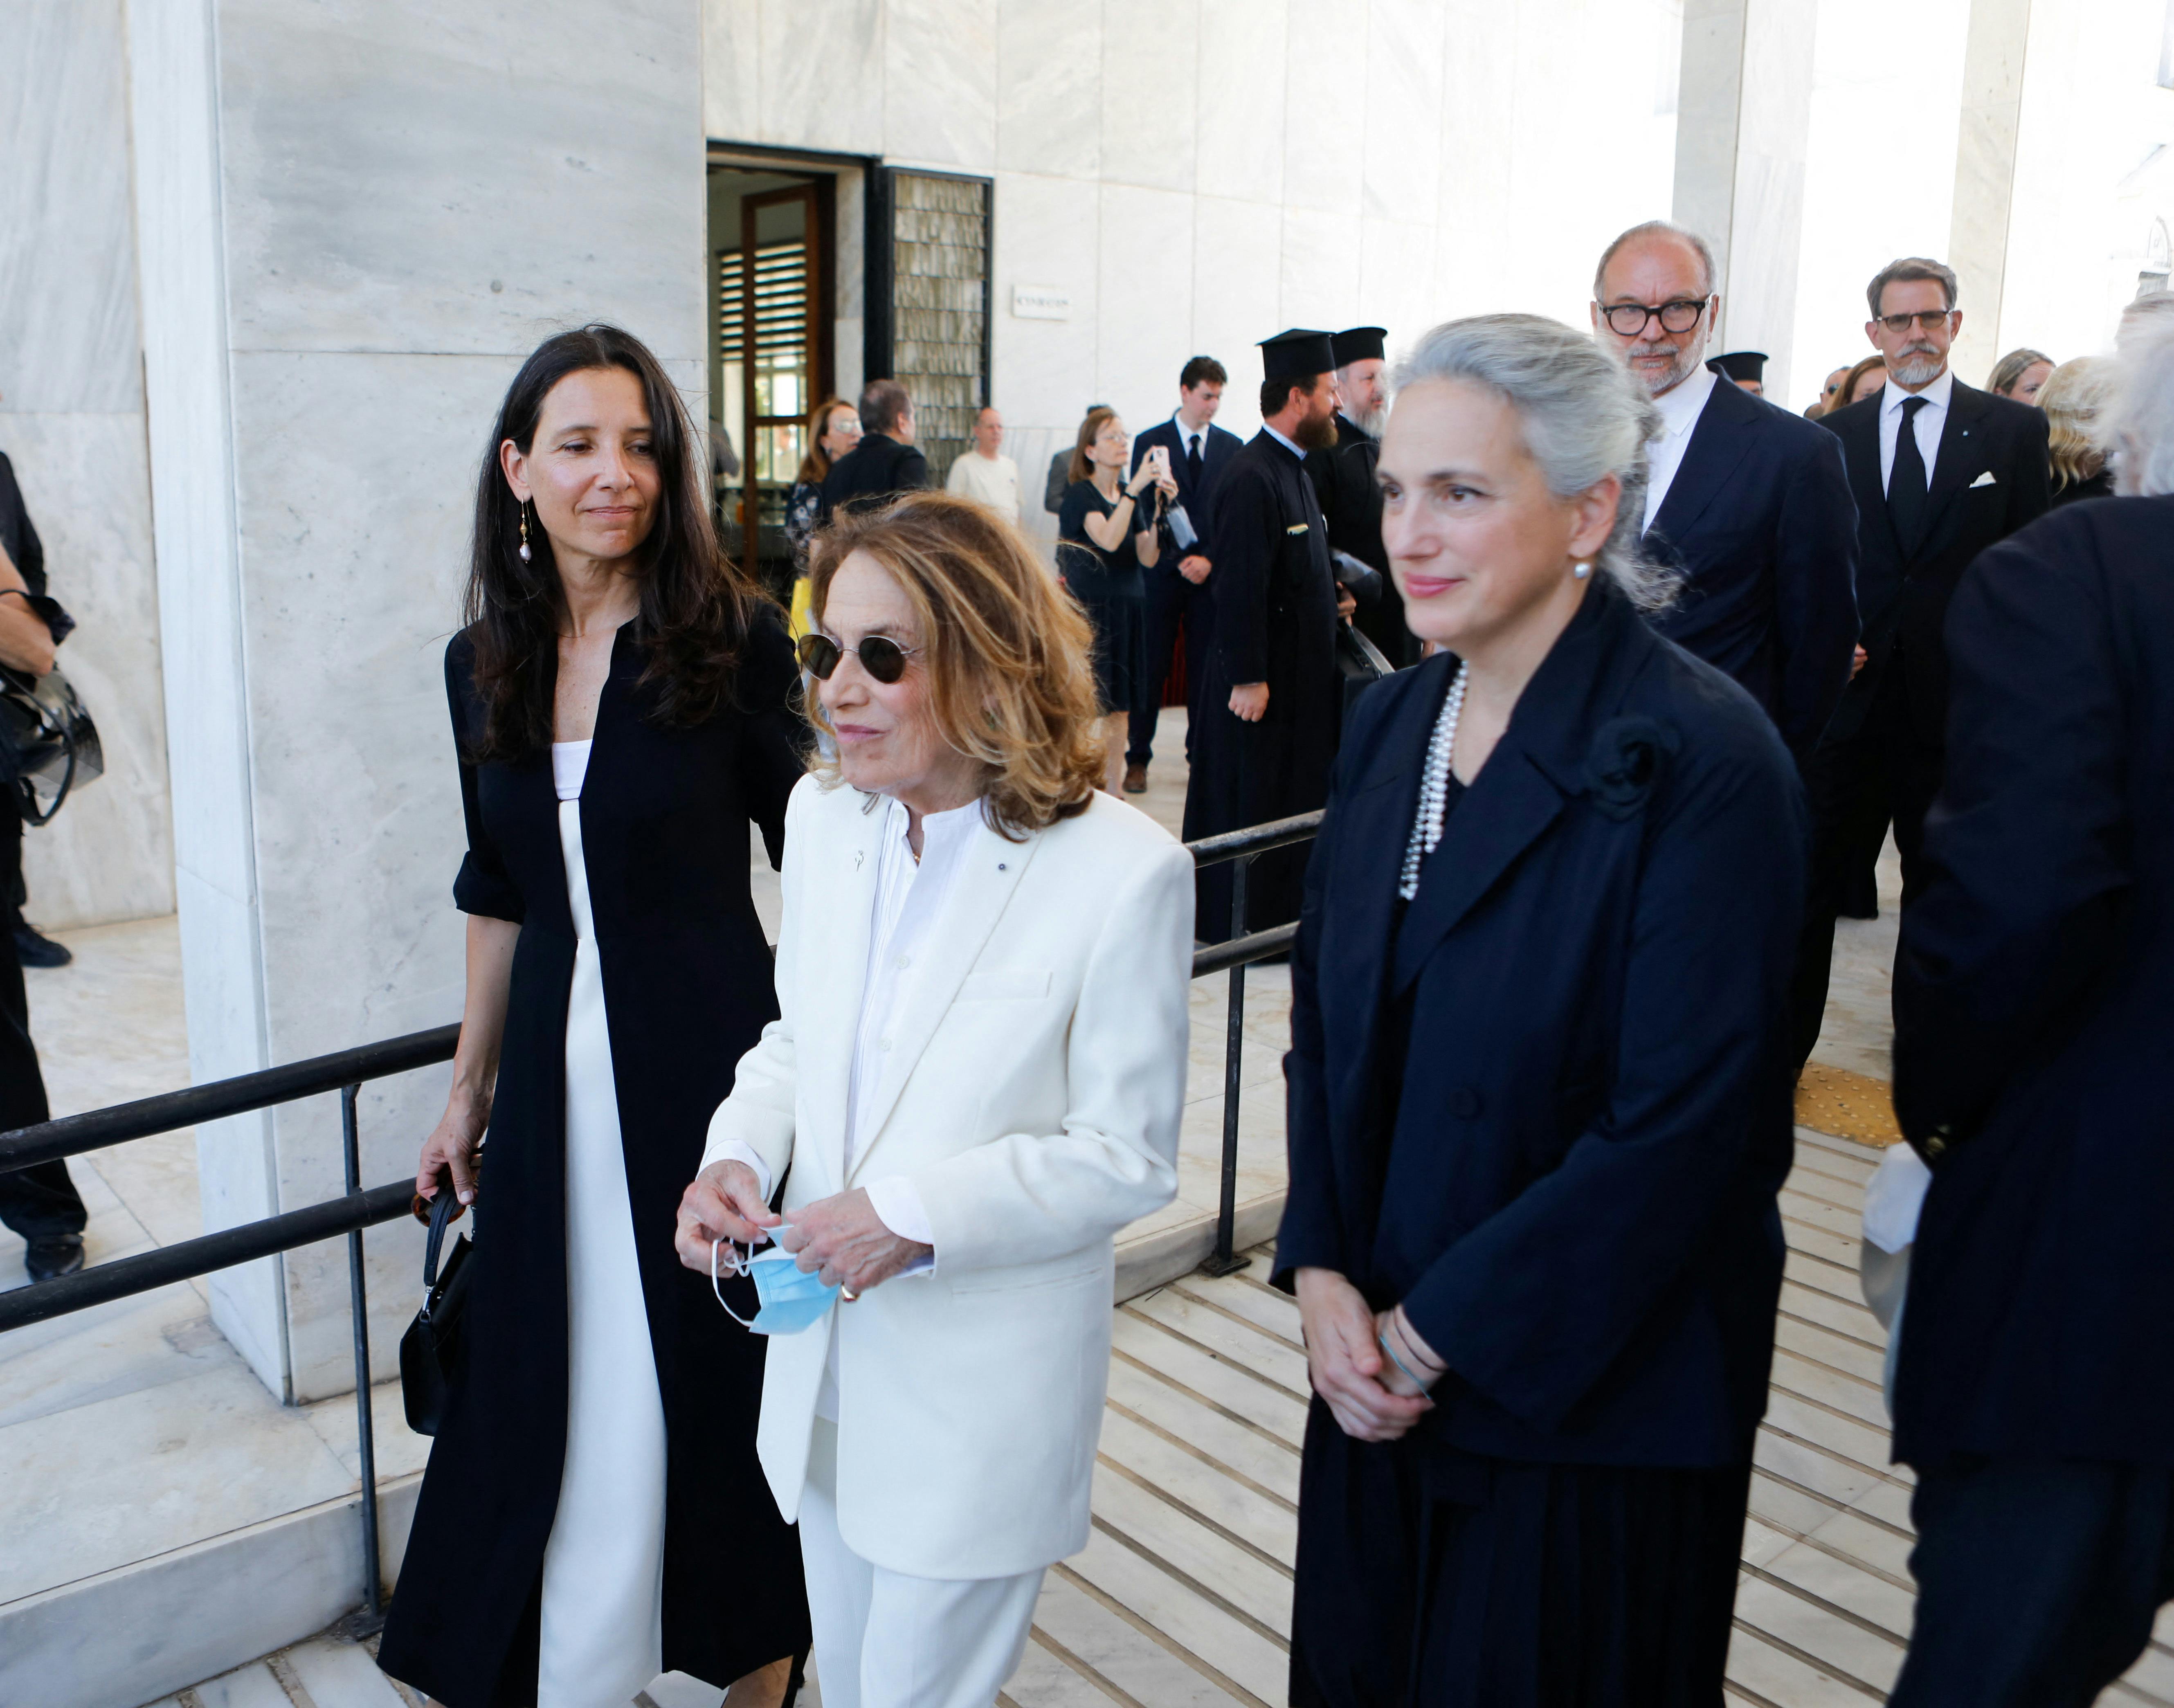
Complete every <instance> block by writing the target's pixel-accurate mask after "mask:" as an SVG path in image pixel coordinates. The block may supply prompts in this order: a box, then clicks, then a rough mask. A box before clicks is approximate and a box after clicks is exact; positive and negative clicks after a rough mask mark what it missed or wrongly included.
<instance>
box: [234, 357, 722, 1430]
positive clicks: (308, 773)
mask: <svg viewBox="0 0 2174 1708" xmlns="http://www.w3.org/2000/svg"><path fill="white" fill-rule="evenodd" d="M517 365H518V364H517V360H516V359H514V358H511V357H463V358H454V357H446V356H373V355H334V354H284V353H270V352H267V353H243V354H240V355H238V356H237V357H236V358H235V364H234V376H235V377H234V384H235V394H234V395H235V447H236V457H237V462H238V466H239V468H240V471H241V477H240V484H239V496H240V507H241V516H240V519H241V531H242V539H243V554H242V574H243V579H244V586H245V589H246V611H247V639H248V648H249V660H250V702H251V723H252V726H253V727H254V730H255V732H256V739H255V744H254V746H255V751H254V758H255V777H256V782H257V826H256V835H257V875H258V887H259V894H260V897H261V901H260V915H261V920H262V924H261V927H260V929H261V932H262V942H263V954H264V965H265V980H266V988H267V995H268V1002H267V1006H266V1012H265V1014H264V1017H263V1020H262V1025H263V1027H264V1029H265V1032H266V1035H267V1040H268V1053H269V1055H270V1057H271V1059H273V1061H279V1062H284V1061H293V1060H295V1059H298V1058H300V1057H307V1056H311V1055H315V1054H317V1053H318V1052H320V1051H327V1050H333V1049H338V1048H342V1047H343V1046H348V1045H351V1044H355V1043H359V1042H362V1041H364V1040H368V1039H373V1038H383V1037H393V1036H397V1035H400V1034H403V1033H406V1032H411V1031H415V1030H420V1029H422V1028H424V1027H425V1026H431V1025H440V1024H444V1023H445V1022H446V1021H448V1020H452V1019H457V1018H458V1017H459V1014H460V1010H461V997H462V977H463V973H462V961H463V954H462V943H463V934H464V933H463V925H462V919H461V916H459V914H458V913H457V912H456V911H455V910H454V908H453V905H452V878H453V874H454V873H455V872H456V871H457V869H458V868H459V864H460V859H461V855H462V849H463V846H464V842H463V837H462V826H461V810H460V798H459V792H458V787H457V776H456V771H455V766H454V759H453V752H452V736H451V732H450V731H449V729H448V727H447V724H446V700H445V686H444V682H445V678H444V673H443V662H442V661H443V656H444V649H445V645H446V640H447V639H448V638H449V637H450V635H452V631H453V630H454V629H455V627H456V625H457V620H458V619H457V601H458V595H459V587H460V584H461V579H462V571H463V568H464V565H465V558H466V549H467V528H468V514H469V511H470V507H471V505H472V503H473V500H472V497H471V495H472V493H473V482H474V479H475V471H476V466H477V460H478V457H479V454H480V451H481V447H482V445H483V441H484V439H485V437H486V436H487V435H488V433H489V422H490V419H491V416H492V414H493V413H494V411H495V409H496V408H497V405H498V402H499V399H500V396H501V395H502V394H503V392H504V390H505V387H506V383H507V382H508V381H510V380H511V377H512V374H513V370H514V369H515V368H516V366H517ZM674 367H675V369H676V370H678V371H675V373H674V375H673V377H674V379H675V380H676V381H679V382H681V383H682V384H691V383H693V381H694V379H695V370H694V367H693V365H691V364H690V363H686V362H684V361H683V362H679V363H675V364H674ZM392 399H397V400H398V403H397V414H398V417H399V419H402V420H403V421H404V422H406V423H408V430H407V431H404V432H402V433H399V434H393V435H388V434H387V433H385V432H384V431H383V430H382V427H383V422H384V419H385V417H386V414H387V410H388V400H392ZM327 969H336V975H335V976H330V977H328V976H327ZM445 1088H446V1078H445V1073H444V1072H443V1071H442V1070H440V1071H437V1072H434V1073H418V1074H409V1075H405V1076H403V1077H402V1078H397V1079H392V1080H384V1081H378V1082H375V1083H374V1084H372V1085H371V1086H370V1087H369V1088H368V1089H367V1091H366V1094H365V1099H364V1107H363V1111H362V1116H363V1118H362V1123H361V1131H362V1134H363V1159H364V1165H363V1172H364V1176H365V1178H366V1179H368V1180H370V1181H382V1180H387V1179H397V1177H398V1176H399V1175H400V1173H401V1172H402V1170H404V1169H407V1168H411V1167H413V1165H414V1151H415V1148H416V1146H417V1145H418V1143H419V1142H420V1140H421V1138H422V1135H423V1134H425V1132H428V1131H429V1130H430V1127H431V1125H432V1124H433V1123H434V1122H435V1120H436V1117H437V1116H438V1114H439V1112H440V1111H441V1109H442V1107H443V1105H444V1098H445ZM273 1134H274V1138H275V1141H276V1147H277V1156H278V1173H277V1186H278V1192H279V1199H280V1203H281V1205H282V1207H283V1208H295V1206H297V1205H300V1204H305V1203H314V1202H316V1201H317V1200H318V1199H321V1198H322V1197H327V1196H329V1195H330V1194H332V1193H333V1192H336V1191H338V1186H339V1181H340V1127H339V1115H338V1105H337V1102H336V1101H335V1100H333V1099H329V1098H320V1099H315V1100H311V1101H310V1102H307V1103H303V1104H293V1105H285V1106H284V1107H282V1108H281V1109H279V1110H278V1111H274V1112H273ZM407 1232H408V1235H413V1233H414V1230H407ZM372 1243H373V1246H374V1247H375V1249H374V1250H373V1251H372V1253H371V1267H372V1272H373V1273H372V1282H373V1291H374V1292H375V1293H376V1294H377V1295H380V1296H381V1299H382V1300H385V1301H387V1305H386V1308H387V1310H392V1309H393V1308H394V1305H397V1301H398V1300H399V1299H400V1297H401V1293H402V1290H403V1289H405V1288H406V1287H407V1284H408V1280H409V1279H410V1276H409V1273H408V1272H409V1270H410V1268H411V1267H412V1266H413V1260H414V1257H415V1253H414V1251H413V1250H411V1249H409V1248H410V1247H412V1246H413V1244H414V1241H413V1239H412V1238H403V1236H402V1235H399V1234H393V1235H387V1237H385V1238H382V1239H379V1240H373V1242H372ZM284 1279H285V1294H286V1299H287V1320H288V1323H289V1356H290V1359H291V1360H292V1365H293V1373H292V1381H293V1385H294V1392H295V1396H296V1397H298V1398H300V1399H305V1400H306V1399H311V1398H316V1397H322V1396H323V1395H326V1394H328V1393H336V1392H340V1391H341V1390H342V1389H343V1388H344V1387H346V1386H349V1384H350V1383H351V1381H352V1376H353V1366H352V1364H351V1363H350V1362H349V1352H348V1342H347V1338H346V1337H347V1330H346V1327H345V1322H346V1315H347V1305H346V1287H345V1275H344V1257H343V1252H342V1251H339V1250H337V1249H335V1248H333V1247H331V1246H327V1247H324V1248H322V1250H313V1251H309V1252H300V1253H295V1254H291V1255H290V1256H289V1258H288V1261H287V1263H286V1266H285V1276H284ZM395 1314H396V1315H397V1312H396V1313H395ZM381 1326H382V1327H386V1328H387V1330H388V1331H389V1329H390V1328H391V1327H392V1324H391V1323H390V1322H389V1321H388V1322H387V1324H386V1325H381ZM387 1368H388V1369H389V1365H388V1366H387Z"/></svg>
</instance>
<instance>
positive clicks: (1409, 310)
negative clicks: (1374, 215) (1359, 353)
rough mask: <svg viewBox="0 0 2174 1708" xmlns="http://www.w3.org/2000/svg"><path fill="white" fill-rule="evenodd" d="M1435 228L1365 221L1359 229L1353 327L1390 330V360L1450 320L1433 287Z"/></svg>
mask: <svg viewBox="0 0 2174 1708" xmlns="http://www.w3.org/2000/svg"><path fill="white" fill-rule="evenodd" d="M1434 235H1435V234H1434V227H1433V226H1432V225H1430V224H1412V223H1409V222H1408V221H1405V220H1401V219H1368V220H1366V221H1365V222H1364V223H1363V224H1362V226H1361V228H1360V241H1359V295H1358V300H1357V305H1356V307H1357V312H1356V314H1355V316H1354V317H1353V321H1352V322H1351V323H1352V324H1357V325H1361V326H1366V325H1371V326H1382V327H1387V328H1388V330H1389V338H1388V344H1389V354H1390V356H1391V357H1392V359H1393V358H1394V357H1395V356H1396V355H1397V354H1398V353H1399V352H1401V351H1402V350H1403V349H1406V348H1407V347H1409V345H1410V344H1411V343H1412V342H1413V341H1414V339H1415V338H1418V337H1419V335H1420V333H1421V332H1425V330H1426V329H1427V328H1428V327H1431V326H1434V325H1436V324H1437V323H1439V322H1441V321H1444V320H1447V319H1448V318H1449V316H1448V315H1447V314H1446V313H1445V312H1443V310H1442V306H1441V295H1440V294H1439V293H1438V292H1437V291H1436V289H1435V283H1434Z"/></svg>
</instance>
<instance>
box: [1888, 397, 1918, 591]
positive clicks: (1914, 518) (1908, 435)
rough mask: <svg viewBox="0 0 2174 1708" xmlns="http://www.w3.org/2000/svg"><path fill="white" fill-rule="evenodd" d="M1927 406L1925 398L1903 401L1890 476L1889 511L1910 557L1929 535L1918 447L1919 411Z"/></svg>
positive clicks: (1903, 548) (1896, 531)
mask: <svg viewBox="0 0 2174 1708" xmlns="http://www.w3.org/2000/svg"><path fill="white" fill-rule="evenodd" d="M1925 407H1926V404H1925V399H1923V397H1905V398H1904V399H1903V400H1902V420H1901V425H1900V426H1898V427H1897V428H1896V429H1895V467H1894V469H1893V471H1892V472H1891V473H1890V474H1889V475H1888V477H1887V514H1888V516H1889V518H1890V520H1891V521H1892V522H1894V524H1895V543H1897V544H1898V545H1900V546H1901V548H1902V555H1903V556H1904V557H1906V558H1907V557H1912V556H1915V555H1916V554H1917V548H1918V546H1919V545H1920V544H1922V543H1923V540H1924V535H1925V453H1924V452H1923V451H1920V450H1919V449H1918V448H1917V412H1918V411H1919V410H1920V409H1923V408H1925Z"/></svg>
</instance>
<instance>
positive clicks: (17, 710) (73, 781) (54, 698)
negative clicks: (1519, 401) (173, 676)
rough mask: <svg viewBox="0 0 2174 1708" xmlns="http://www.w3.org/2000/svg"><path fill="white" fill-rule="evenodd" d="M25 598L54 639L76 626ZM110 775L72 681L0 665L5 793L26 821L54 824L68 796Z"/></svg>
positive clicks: (43, 602)
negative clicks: (43, 621) (19, 809)
mask: <svg viewBox="0 0 2174 1708" xmlns="http://www.w3.org/2000/svg"><path fill="white" fill-rule="evenodd" d="M10 591H11V592H19V589H10ZM20 597H24V598H27V599H28V600H29V601H30V608H31V609H32V610H34V611H35V612H36V613H38V614H39V615H40V616H41V617H42V618H44V619H46V627H48V628H49V629H51V630H52V631H53V639H54V640H60V639H61V638H62V636H63V635H67V634H68V632H69V631H70V630H73V628H74V627H75V621H74V619H73V618H71V617H70V616H69V615H68V613H67V612H65V611H63V610H62V609H61V608H60V606H59V605H58V604H57V603H54V602H53V601H52V600H51V599H47V598H41V597H37V596H35V595H33V594H20ZM104 771H105V749H103V748H101V747H100V745H99V741H98V726H97V725H95V724H94V723H93V722H91V721H90V714H89V712H88V711H84V706H83V701H82V700H80V699H78V697H77V695H76V691H75V689H73V688H72V687H70V686H69V685H68V678H67V677H65V676H63V675H62V674H61V673H60V672H59V671H57V670H49V671H47V672H46V673H45V674H44V675H43V676H32V675H30V673H28V672H27V671H22V670H15V669H11V668H9V667H8V666H7V665H4V664H0V788H5V789H6V790H7V791H8V792H9V793H10V794H12V795H14V797H15V799H16V804H17V805H18V806H19V807H20V808H21V809H22V813H23V822H24V823H25V824H51V822H52V818H53V814H54V813H57V812H59V811H60V809H61V803H62V802H63V801H65V800H67V799H68V792H69V791H70V790H72V789H77V788H80V787H82V786H83V785H84V784H85V783H88V782H92V781H95V780H96V779H97V778H98V777H99V776H101V775H102V774H103V773H104Z"/></svg>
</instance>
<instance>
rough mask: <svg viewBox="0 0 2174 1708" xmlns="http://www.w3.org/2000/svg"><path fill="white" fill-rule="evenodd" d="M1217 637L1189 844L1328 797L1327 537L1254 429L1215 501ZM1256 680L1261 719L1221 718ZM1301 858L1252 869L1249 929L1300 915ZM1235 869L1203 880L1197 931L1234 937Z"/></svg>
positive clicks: (1209, 937) (1285, 457)
mask: <svg viewBox="0 0 2174 1708" xmlns="http://www.w3.org/2000/svg"><path fill="white" fill-rule="evenodd" d="M1214 540H1215V573H1214V575H1213V576H1209V581H1208V585H1209V588H1210V589H1211V590H1212V591H1213V592H1214V595H1215V637H1214V646H1213V647H1212V649H1211V650H1210V651H1209V660H1208V677H1207V681H1206V683H1205V684H1203V689H1202V692H1201V697H1200V727H1199V728H1198V730H1197V731H1196V732H1195V733H1194V736H1193V751H1192V776H1191V778H1190V780H1189V781H1188V782H1187V786H1186V792H1185V835H1186V837H1187V840H1192V839H1193V838H1196V837H1200V836H1211V835H1216V834H1217V833H1219V832H1220V831H1225V830H1241V829H1243V828H1244V827H1246V826H1247V825H1251V824H1266V823H1268V821H1269V820H1270V819H1285V818H1289V817H1290V816H1291V815H1292V814H1294V813H1310V812H1312V811H1313V810H1314V809H1315V808H1317V807H1320V806H1321V805H1322V804H1323V803H1325V802H1326V801H1327V800H1328V771H1329V767H1330V765H1332V764H1333V762H1334V760H1335V758H1336V732H1337V723H1338V702H1339V698H1340V691H1339V689H1338V678H1337V673H1336V624H1337V615H1336V583H1335V579H1334V577H1333V576H1332V575H1331V573H1330V570H1329V563H1328V528H1327V526H1326V525H1325V524H1324V522H1322V514H1321V505H1320V504H1319V502H1318V501H1317V500H1316V498H1315V496H1314V490H1313V486H1312V484H1311V482H1310V481H1308V480H1307V478H1306V465H1305V462H1304V461H1303V459H1302V458H1301V457H1300V456H1299V454H1298V453H1297V452H1296V451H1293V450H1291V449H1290V447H1289V446H1286V445H1284V444H1282V443H1281V442H1279V441H1278V440H1277V439H1276V437H1275V436H1274V435H1273V434H1271V433H1269V432H1268V430H1266V429H1265V428H1263V430H1261V431H1260V432H1259V433H1257V434H1256V435H1254V436H1253V438H1252V441H1250V442H1249V443H1247V445H1246V446H1245V447H1244V448H1243V449H1242V450H1241V451H1239V452H1238V454H1237V455H1236V457H1232V458H1231V459H1230V467H1229V468H1227V469H1225V471H1224V474H1223V479H1222V484H1220V485H1219V487H1218V488H1217V489H1216V494H1215V528H1214ZM1255 682H1265V683H1266V684H1268V711H1267V712H1266V713H1265V714H1264V715H1263V716H1262V718H1261V720H1260V721H1259V722H1257V723H1247V722H1245V721H1244V720H1243V719H1241V718H1240V717H1239V716H1237V715H1236V713H1234V712H1233V711H1231V710H1230V689H1231V688H1232V686H1233V685H1234V684H1244V683H1255ZM1305 863H1306V851H1305V849H1304V847H1303V846H1300V847H1298V848H1295V849H1287V850H1279V851H1276V852H1274V853H1272V854H1267V855H1263V856H1262V857H1260V858H1258V859H1257V860H1256V861H1255V862H1253V866H1252V871H1251V873H1249V875H1248V878H1247V924H1248V928H1249V929H1251V930H1254V931H1259V930H1262V929H1264V928H1265V927H1268V926H1271V925H1280V924H1282V923H1284V922H1286V921H1288V920H1292V919H1295V918H1297V917H1298V900H1299V880H1300V878H1301V873H1303V872H1304V870H1305ZM1194 929H1195V930H1196V931H1197V932H1198V933H1199V935H1200V937H1201V938H1203V940H1204V941H1207V942H1210V943H1219V942H1221V941H1222V940H1223V939H1224V938H1226V937H1228V936H1229V935H1230V867H1229V866H1228V865H1221V866H1211V867H1209V868H1205V869H1204V870H1203V872H1202V873H1201V874H1200V890H1199V909H1198V923H1197V924H1196V926H1195V927H1194Z"/></svg>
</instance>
